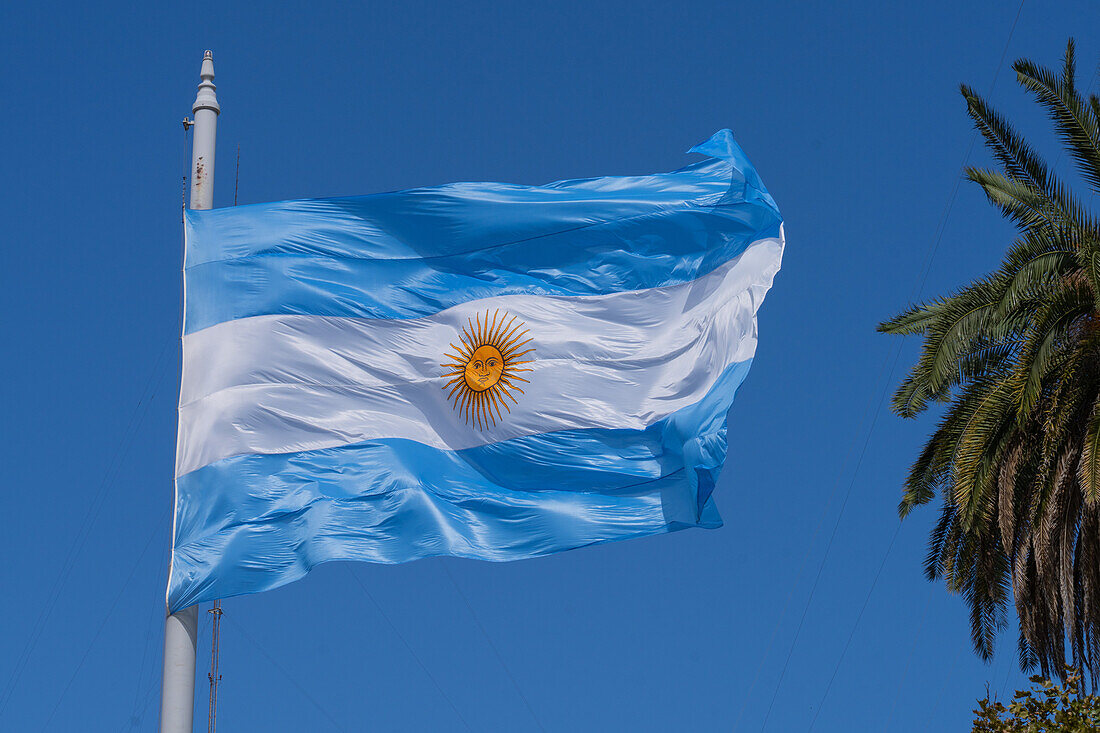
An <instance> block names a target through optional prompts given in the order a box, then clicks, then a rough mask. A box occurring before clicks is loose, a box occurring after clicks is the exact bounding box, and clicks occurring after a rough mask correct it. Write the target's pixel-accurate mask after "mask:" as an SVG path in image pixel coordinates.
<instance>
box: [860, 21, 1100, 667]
mask: <svg viewBox="0 0 1100 733" xmlns="http://www.w3.org/2000/svg"><path fill="white" fill-rule="evenodd" d="M1014 68H1015V70H1016V77H1017V81H1018V82H1019V83H1020V85H1021V86H1022V87H1023V88H1024V89H1025V90H1026V91H1027V92H1029V93H1030V94H1031V95H1032V96H1034V97H1035V99H1036V100H1037V101H1038V103H1039V104H1040V105H1041V106H1042V107H1043V109H1045V111H1046V112H1047V114H1048V116H1049V117H1050V119H1051V121H1052V123H1053V126H1054V129H1055V132H1056V134H1057V135H1058V138H1059V139H1060V140H1061V142H1062V144H1063V145H1064V146H1065V149H1066V153H1067V158H1068V159H1069V160H1072V161H1073V162H1074V164H1075V165H1076V166H1077V170H1078V172H1079V173H1080V176H1081V179H1082V180H1083V181H1084V183H1085V186H1084V189H1085V190H1083V191H1081V192H1080V198H1079V197H1078V194H1076V193H1075V192H1074V191H1071V190H1070V189H1069V188H1067V187H1066V186H1065V185H1064V184H1063V183H1062V182H1061V181H1060V180H1059V179H1058V177H1057V176H1056V175H1055V174H1054V171H1053V169H1052V168H1051V167H1050V166H1048V165H1047V164H1046V163H1045V162H1044V161H1043V160H1042V159H1041V158H1040V157H1039V155H1038V154H1037V153H1036V151H1035V149H1034V148H1033V147H1032V146H1031V145H1029V144H1028V143H1027V141H1025V140H1024V139H1023V137H1022V136H1021V135H1020V134H1019V133H1017V132H1016V131H1015V130H1014V129H1013V128H1012V127H1011V125H1010V124H1009V123H1008V121H1007V120H1006V119H1005V118H1004V117H1002V116H1001V115H1000V114H998V113H997V112H996V111H995V110H994V109H993V108H992V107H991V106H990V105H989V104H988V103H987V102H986V101H985V100H984V99H982V98H981V97H980V96H978V94H976V93H975V92H974V90H973V89H971V88H970V87H967V86H965V85H964V86H963V87H962V95H963V98H964V99H965V100H966V104H967V112H968V114H969V115H970V117H971V119H972V120H973V122H974V125H975V127H976V128H977V130H978V131H979V132H980V133H981V135H982V136H983V138H984V139H985V142H986V145H987V146H988V148H989V149H990V151H991V152H992V153H993V156H994V158H995V159H996V161H997V162H998V164H999V166H1000V167H999V169H997V170H987V169H981V168H967V169H966V176H967V178H968V179H969V180H970V181H972V182H974V183H976V184H977V185H979V186H981V188H982V190H983V191H984V192H985V194H986V196H987V197H988V199H989V201H990V203H992V204H993V205H994V206H996V207H997V208H998V209H999V210H1000V212H1001V213H1002V215H1004V216H1005V217H1007V218H1008V219H1010V220H1011V221H1013V222H1014V223H1015V225H1016V227H1017V229H1018V237H1017V239H1016V240H1015V241H1014V242H1012V243H1011V244H1010V245H1009V246H1008V247H1007V251H1006V253H1005V257H1004V260H1003V261H1002V263H1001V265H1000V267H999V268H998V269H997V270H995V271H994V272H992V273H991V274H989V275H987V276H986V277H983V278H981V279H979V280H977V281H975V282H973V283H971V284H970V285H968V286H966V287H964V288H962V289H961V290H959V291H958V292H956V293H954V294H951V295H948V296H944V297H940V298H936V299H934V300H931V301H929V302H926V303H921V304H917V305H914V306H912V307H910V308H909V309H907V310H905V311H904V312H902V313H901V314H900V315H898V316H896V317H895V318H893V319H891V320H889V321H886V322H885V323H883V324H881V325H880V326H879V330H881V331H883V332H886V333H893V334H903V335H918V336H920V337H921V338H922V339H923V347H922V350H921V354H920V357H919V359H918V361H917V363H916V365H915V366H914V367H913V369H912V371H911V372H910V373H909V375H908V376H907V377H906V378H905V379H904V381H903V382H902V383H901V385H900V386H899V387H898V389H897V392H896V393H895V395H894V399H893V403H892V406H893V410H894V411H895V412H896V413H897V414H898V415H900V416H902V417H906V418H911V417H915V416H916V415H918V414H920V413H922V412H923V411H924V410H926V409H928V407H929V406H930V405H931V404H932V403H943V404H946V405H947V407H946V410H945V412H944V415H943V417H942V419H941V421H940V423H939V426H938V428H937V429H936V431H935V432H934V433H933V435H932V436H931V437H930V438H929V440H928V442H927V444H926V445H925V447H924V449H923V450H922V451H921V453H920V455H919V457H918V458H917V460H916V462H915V463H914V464H913V467H912V469H911V471H910V473H909V477H908V479H907V481H906V485H905V491H904V493H903V496H902V500H901V504H900V506H899V513H900V514H901V515H902V516H905V515H907V514H908V513H909V512H910V511H912V510H913V509H914V508H915V507H917V506H920V505H923V504H926V503H928V502H930V501H932V499H933V498H934V497H936V496H939V497H940V500H941V501H942V502H943V509H942V511H941V513H940V521H939V522H938V523H937V525H936V526H935V528H934V529H933V531H932V534H931V537H930V542H929V553H928V557H927V559H926V562H925V570H926V573H927V575H928V577H929V578H930V579H941V578H942V579H943V581H944V583H945V585H946V586H947V588H948V589H949V590H950V591H952V592H955V593H959V594H962V595H963V596H964V598H965V599H966V602H967V604H968V605H969V606H970V611H971V614H970V615H971V633H972V639H973V642H974V647H975V649H976V651H977V652H978V653H979V654H980V655H981V656H982V657H984V658H987V659H988V658H989V657H991V656H992V654H993V644H994V641H995V639H996V637H997V632H998V630H1000V629H1001V628H1003V627H1004V626H1005V624H1006V614H1007V607H1008V603H1009V602H1010V600H1011V601H1014V603H1015V606H1016V611H1017V614H1018V616H1019V619H1020V640H1019V653H1020V664H1021V666H1022V667H1023V668H1025V669H1027V668H1031V667H1033V666H1036V665H1037V666H1039V667H1040V668H1041V670H1042V672H1043V674H1044V675H1047V676H1049V675H1050V674H1052V673H1053V674H1057V675H1059V676H1062V677H1063V678H1065V676H1066V675H1067V674H1068V672H1067V670H1068V669H1069V668H1070V667H1071V666H1072V667H1077V668H1083V669H1084V670H1086V671H1087V672H1088V674H1089V676H1090V680H1091V682H1092V684H1093V685H1094V686H1095V685H1096V684H1097V682H1098V681H1100V222H1098V220H1097V219H1096V218H1095V217H1094V216H1093V215H1092V214H1091V213H1090V212H1089V210H1088V208H1087V207H1086V206H1083V205H1082V203H1081V200H1082V199H1083V200H1086V201H1092V199H1093V197H1094V196H1095V195H1096V194H1097V193H1100V99H1098V98H1097V96H1096V95H1092V96H1090V97H1089V98H1088V99H1085V98H1084V97H1083V96H1082V95H1081V93H1080V92H1079V91H1078V90H1077V88H1076V85H1075V75H1076V69H1075V52H1074V44H1073V41H1072V40H1071V41H1070V42H1069V44H1068V45H1067V48H1066V56H1065V61H1064V64H1063V68H1062V69H1061V71H1060V73H1056V72H1053V71H1050V70H1048V69H1044V68H1041V67H1039V66H1037V65H1036V64H1034V63H1033V62H1031V61H1028V60H1026V59H1024V60H1020V61H1017V62H1016V64H1015V65H1014ZM1067 642H1068V650H1067Z"/></svg>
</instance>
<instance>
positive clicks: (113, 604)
mask: <svg viewBox="0 0 1100 733" xmlns="http://www.w3.org/2000/svg"><path fill="white" fill-rule="evenodd" d="M167 518H168V512H165V513H164V515H163V516H162V517H161V518H160V520H158V522H157V523H156V524H154V525H153V531H152V532H150V533H149V538H148V539H147V540H145V547H144V548H142V550H141V553H140V554H139V555H138V558H137V560H136V561H135V562H134V566H133V567H132V568H130V573H129V574H128V575H127V576H126V580H125V581H124V582H123V583H122V587H121V588H119V589H118V593H116V594H115V599H114V600H113V601H112V602H111V607H110V608H108V609H107V613H106V614H104V615H103V619H102V620H101V621H100V622H99V626H98V627H96V631H95V634H93V635H92V639H91V641H89V642H88V646H87V647H85V649H84V653H83V654H82V655H81V656H80V661H79V662H77V665H76V667H75V668H74V669H73V672H72V674H71V675H69V681H68V682H67V683H65V688H64V689H63V690H61V695H60V696H59V697H58V698H57V702H55V703H54V705H53V708H52V709H51V710H50V714H49V716H48V717H47V718H46V722H45V723H43V724H42V730H46V729H47V728H49V727H50V723H52V722H53V716H54V715H56V714H57V710H58V708H60V707H61V703H62V702H64V700H65V696H66V695H67V694H69V689H70V688H72V686H73V681H74V680H76V677H77V675H78V674H79V673H80V670H81V669H83V667H84V662H86V661H88V654H89V653H90V652H91V651H92V648H93V647H94V646H95V643H96V642H97V641H99V637H100V635H101V634H102V633H103V629H104V627H105V626H106V625H107V622H108V621H109V620H110V619H111V616H113V615H114V613H115V608H117V607H118V602H119V601H120V600H122V595H123V594H124V593H125V592H126V589H127V588H128V587H129V586H130V581H131V580H133V579H134V575H135V574H136V573H137V569H138V567H140V566H141V563H142V561H143V560H144V559H145V556H146V555H147V554H148V553H149V548H150V547H151V546H152V545H153V539H154V538H155V537H156V536H157V535H158V534H159V533H160V532H161V529H160V528H161V527H162V526H163V522H164V520H165V519H167Z"/></svg>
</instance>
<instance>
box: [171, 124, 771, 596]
mask: <svg viewBox="0 0 1100 733" xmlns="http://www.w3.org/2000/svg"><path fill="white" fill-rule="evenodd" d="M690 152H693V153H702V154H704V155H706V156H708V158H707V159H706V160H704V161H702V162H699V163H695V164H693V165H689V166H688V167H686V168H683V169H680V170H678V171H675V172H672V173H664V174H657V175H650V176H638V177H614V178H593V179H585V180H574V181H561V182H558V183H551V184H548V185H545V186H517V185H507V184H499V183H457V184H452V185H446V186H439V187H435V188H419V189H413V190H410V191H401V192H397V193H385V194H378V195H372V196H360V197H352V198H331V199H314V200H304V201H283V202H279V203H270V204H256V205H251V206H239V207H234V208H225V209H215V210H211V211H188V212H187V216H186V224H185V228H186V255H185V267H184V277H185V289H184V290H185V299H186V303H185V308H184V311H185V316H184V335H183V361H184V364H183V378H182V385H181V388H180V401H179V433H178V443H177V449H176V500H175V501H176V505H175V522H174V531H173V547H172V564H171V572H170V578H169V588H168V603H169V608H170V609H171V610H173V611H175V610H179V609H181V608H184V607H187V606H190V605H192V604H195V603H198V602H201V601H210V600H213V599H215V598H226V597H228V596H233V595H238V594H242V593H253V592H256V591H261V590H266V589H269V588H274V587H276V586H279V585H283V584H284V583H288V582H290V581H292V580H294V579H296V578H299V577H301V576H302V575H304V574H305V573H306V572H308V571H309V569H310V568H311V567H313V566H314V565H316V564H318V563H322V562H327V561H330V560H367V561H372V562H383V563H398V562H406V561H409V560H414V559H417V558H422V557H430V556H436V555H454V556H459V557H469V558H479V559H484V560H515V559H520V558H529V557H535V556H538V555H545V554H548V553H552V552H558V551H561V550H568V549H571V548H576V547H582V546H585V545H592V544H597V543H601V542H610V541H612V540H621V539H627V538H631V537H642V536H645V535H652V534H658V533H662V532H670V531H673V530H678V529H682V528H686V527H707V528H712V527H717V526H719V525H720V524H721V520H720V518H719V516H718V512H717V510H716V509H715V506H714V500H713V498H712V496H711V492H712V491H713V489H714V485H715V482H716V480H717V478H718V474H719V471H720V470H721V468H722V464H723V462H724V460H725V454H726V412H727V410H728V409H729V407H730V405H731V403H732V401H733V397H734V393H735V392H736V391H737V388H738V386H739V385H740V384H741V382H742V380H744V378H745V375H746V374H747V373H748V370H749V365H750V364H751V362H752V358H753V353H754V352H755V349H756V312H757V309H759V307H760V305H761V303H762V302H763V300H764V295H765V293H767V291H768V289H769V288H770V287H771V284H772V279H773V278H774V276H775V274H776V272H777V271H778V270H779V265H780V259H781V257H782V254H783V232H782V226H781V221H782V220H781V217H780V215H779V210H778V209H777V207H776V205H775V202H774V201H773V200H772V197H771V196H770V195H769V194H768V192H767V190H766V189H765V188H764V185H763V184H762V183H761V181H760V178H759V176H758V175H757V173H756V171H755V169H754V168H753V167H752V165H751V164H750V163H749V161H748V159H747V158H746V157H745V155H744V153H743V152H742V151H741V149H740V147H738V145H737V144H736V143H735V142H734V140H733V136H732V134H731V133H730V132H729V131H728V130H724V131H722V132H719V133H718V134H716V135H714V136H713V137H712V138H711V139H710V140H708V141H707V142H705V143H703V144H701V145H698V146H696V147H695V148H692V150H691V151H690Z"/></svg>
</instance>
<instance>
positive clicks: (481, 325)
mask: <svg viewBox="0 0 1100 733" xmlns="http://www.w3.org/2000/svg"><path fill="white" fill-rule="evenodd" d="M475 321H476V323H475ZM466 322H467V324H468V326H469V328H464V329H462V333H461V334H460V335H459V339H460V341H461V344H451V348H452V349H454V352H455V353H453V354H446V356H447V358H448V359H450V361H449V362H447V363H445V364H440V366H442V367H447V368H449V369H450V370H451V371H449V372H447V373H446V374H444V375H443V376H444V378H445V379H447V383H446V384H444V385H443V389H447V390H450V391H449V392H448V394H447V399H449V400H451V401H452V402H453V404H454V407H455V409H456V410H458V411H459V413H460V414H461V415H462V416H463V417H464V418H465V420H466V424H467V425H471V424H472V425H474V426H476V427H477V428H478V429H479V430H484V429H485V428H487V427H489V425H490V424H492V425H496V424H497V420H503V419H504V414H503V413H502V412H501V409H500V408H501V407H503V408H504V411H505V412H511V411H512V410H511V408H510V407H509V406H508V402H507V400H511V401H512V403H513V404H519V402H518V401H517V400H516V397H515V394H514V393H516V392H518V393H519V394H523V390H522V389H521V388H520V387H519V385H518V382H529V380H527V379H524V378H523V377H521V376H519V374H517V372H529V371H531V368H530V367H525V366H523V365H524V364H530V363H531V362H532V361H533V359H530V358H527V359H524V357H525V356H528V355H530V354H531V352H533V351H534V350H535V348H534V347H533V346H531V347H528V348H524V347H525V346H527V344H529V343H530V342H531V339H530V338H529V337H528V336H527V329H526V328H525V327H524V324H523V322H522V321H518V322H517V319H516V317H515V316H511V317H509V315H508V314H507V313H505V314H503V315H501V313H500V311H499V310H498V311H496V312H495V313H493V314H492V315H491V316H490V315H489V311H486V312H485V314H484V317H483V316H482V314H480V313H478V314H477V315H476V316H475V317H474V320H470V319H467V321H466Z"/></svg>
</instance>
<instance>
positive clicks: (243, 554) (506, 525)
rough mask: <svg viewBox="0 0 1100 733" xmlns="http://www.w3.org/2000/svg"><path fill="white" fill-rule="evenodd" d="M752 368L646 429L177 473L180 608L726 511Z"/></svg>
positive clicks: (701, 523)
mask: <svg viewBox="0 0 1100 733" xmlns="http://www.w3.org/2000/svg"><path fill="white" fill-rule="evenodd" d="M750 364H751V361H745V362H741V363H738V364H735V365H733V366H731V367H729V368H728V369H727V370H726V371H725V372H723V374H722V375H721V376H720V377H719V379H718V381H717V382H716V383H715V385H714V387H713V388H712V389H711V390H710V392H709V393H708V394H707V396H706V397H705V398H704V399H703V400H702V401H700V402H699V403H697V404H695V405H692V406H691V407H688V408H684V409H682V410H679V411H677V412H675V413H673V414H672V415H671V416H669V417H668V418H666V419H664V420H661V421H659V422H657V423H655V424H653V425H651V426H650V427H649V428H647V429H645V430H571V431H560V432H555V433H546V434H542V435H533V436H527V437H524V438H517V439H514V440H509V441H504V442H500V443H495V444H491V445H486V446H480V447H477V448H470V449H466V450H461V451H448V450H441V449H436V448H431V447H429V446H425V445H423V444H421V443H416V442H414V441H409V440H377V441H370V442H368V443H360V444H356V445H350V446H344V447H340V448H330V449H327V450H318V451H307V452H302V453H294V454H285V455H266V456H264V455H246V456H237V457H233V458H227V459H224V460H222V461H218V462H217V463H214V464H211V465H209V466H206V467H204V468H201V469H199V470H197V471H193V472H192V473H189V474H187V475H185V476H182V477H180V478H179V479H178V480H177V501H178V503H177V513H176V522H177V526H176V534H175V537H176V543H175V548H174V551H173V566H172V578H171V586H170V589H169V603H170V606H171V608H172V609H173V610H175V609H179V608H184V607H186V606H189V605H191V604H194V603H199V602H203V601H209V600H213V599H215V598H226V597H229V596H234V595H240V594H243V593H252V592H258V591H261V590H267V589H270V588H275V587H277V586H280V585H283V584H285V583H289V582H291V581H292V580H295V579H297V578H299V577H301V576H302V575H304V574H305V573H306V572H308V571H309V569H310V568H311V567H313V566H314V565H317V564H319V563H322V562H328V561H331V560H369V561H374V562H383V563H397V562H405V561H409V560H414V559H417V558H423V557H430V556H435V555H455V556H460V557H470V558H479V559H484V560H498V561H499V560H516V559H522V558H529V557H536V556H539V555H545V554H548V553H552V552H558V551H561V550H567V549H572V548H576V547H582V546H585V545H591V544H597V543H602V542H610V541H613V540H620V539H627V538H631V537H640V536H645V535H651V534H657V533H661V532H669V531H673V530H677V529H682V528H685V527H705V528H713V527H717V526H720V524H721V520H720V518H719V517H718V513H717V510H716V509H715V508H714V505H713V502H712V501H711V499H710V495H711V491H712V490H713V488H714V485H715V482H716V480H717V477H718V472H719V471H720V470H721V468H722V464H723V462H724V460H725V453H726V412H727V410H728V409H729V406H730V404H731V403H732V401H733V398H734V394H735V393H736V391H737V388H738V386H739V385H740V384H741V382H742V381H743V380H744V378H745V376H746V374H747V373H748V370H749V366H750Z"/></svg>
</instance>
